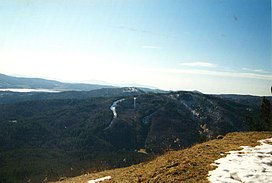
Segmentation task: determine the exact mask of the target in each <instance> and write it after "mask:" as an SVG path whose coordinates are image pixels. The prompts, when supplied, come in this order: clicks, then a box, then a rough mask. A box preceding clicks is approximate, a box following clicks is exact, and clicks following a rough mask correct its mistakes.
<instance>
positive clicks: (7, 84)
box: [0, 74, 114, 91]
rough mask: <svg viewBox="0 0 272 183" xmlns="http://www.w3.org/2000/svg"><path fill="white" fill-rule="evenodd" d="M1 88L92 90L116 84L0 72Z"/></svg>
mask: <svg viewBox="0 0 272 183" xmlns="http://www.w3.org/2000/svg"><path fill="white" fill-rule="evenodd" d="M0 88H28V89H41V88H42V89H50V90H58V91H90V90H97V89H101V88H114V86H110V85H98V84H84V83H62V82H59V81H54V80H47V79H40V78H23V77H13V76H7V75H4V74H0Z"/></svg>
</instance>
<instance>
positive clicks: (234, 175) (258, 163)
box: [208, 138, 272, 183]
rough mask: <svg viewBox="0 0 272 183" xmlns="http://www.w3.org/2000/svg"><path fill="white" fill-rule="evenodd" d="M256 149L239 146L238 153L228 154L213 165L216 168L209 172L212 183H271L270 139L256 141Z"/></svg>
mask: <svg viewBox="0 0 272 183" xmlns="http://www.w3.org/2000/svg"><path fill="white" fill-rule="evenodd" d="M258 142H260V143H261V145H259V146H256V147H249V146H241V147H242V148H243V149H242V150H240V151H230V152H229V154H228V155H227V156H226V157H224V158H220V159H218V160H216V161H215V163H213V164H212V165H213V166H217V168H216V169H215V170H213V171H210V172H209V177H208V179H209V181H210V182H212V183H219V182H220V183H221V182H228V183H236V182H244V183H250V182H264V183H267V182H272V138H270V139H265V140H260V141H258Z"/></svg>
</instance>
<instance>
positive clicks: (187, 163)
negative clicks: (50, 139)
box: [60, 132, 272, 183]
mask: <svg viewBox="0 0 272 183" xmlns="http://www.w3.org/2000/svg"><path fill="white" fill-rule="evenodd" d="M271 137H272V133H271V132H239V133H238V132H237V133H230V134H227V135H226V136H225V137H224V138H223V139H215V140H211V141H208V142H205V143H202V144H197V145H194V146H192V147H191V148H187V149H183V150H179V151H170V152H167V153H166V154H164V155H162V156H159V157H157V158H155V159H154V160H152V161H150V162H145V163H141V164H137V165H133V166H130V167H126V168H118V169H113V170H107V171H103V172H98V173H92V174H85V175H81V176H78V177H74V178H68V179H65V180H62V181H60V183H83V182H84V183H87V181H88V180H92V179H97V178H101V177H105V176H111V177H112V179H111V180H110V181H104V182H105V183H106V182H116V183H117V182H118V183H133V182H149V183H153V182H154V183H155V182H167V183H168V182H193V183H195V182H208V180H207V176H208V172H209V171H210V170H213V169H214V168H215V167H214V166H211V163H213V162H214V161H215V160H216V159H219V158H221V157H223V156H225V154H226V153H227V152H229V151H231V150H238V149H240V146H256V145H258V144H259V143H258V142H257V141H258V140H260V139H266V138H271ZM104 182H103V183H104Z"/></svg>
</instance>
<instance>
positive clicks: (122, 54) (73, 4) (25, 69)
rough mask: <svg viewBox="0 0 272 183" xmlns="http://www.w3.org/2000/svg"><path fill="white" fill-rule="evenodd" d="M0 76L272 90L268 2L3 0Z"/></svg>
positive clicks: (262, 92) (209, 89) (255, 91)
mask: <svg viewBox="0 0 272 183" xmlns="http://www.w3.org/2000/svg"><path fill="white" fill-rule="evenodd" d="M0 73H2V74H7V75H13V76H26V77H40V78H46V79H55V80H59V81H64V82H84V83H98V84H113V85H143V86H152V87H156V88H160V89H165V90H199V91H201V92H203V93H221V94H223V93H233V94H251V95H271V92H270V87H271V86H272V58H271V0H171V1H167V0H0Z"/></svg>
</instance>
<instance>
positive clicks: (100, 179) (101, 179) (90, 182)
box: [87, 176, 111, 183]
mask: <svg viewBox="0 0 272 183" xmlns="http://www.w3.org/2000/svg"><path fill="white" fill-rule="evenodd" d="M110 179H111V176H106V177H102V178H99V179H94V180H89V181H88V182H87V183H96V182H102V181H104V180H110Z"/></svg>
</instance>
